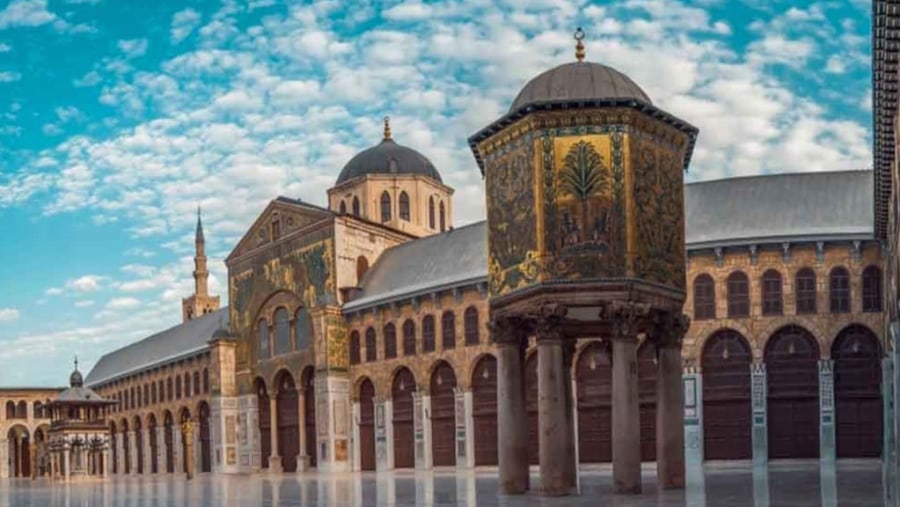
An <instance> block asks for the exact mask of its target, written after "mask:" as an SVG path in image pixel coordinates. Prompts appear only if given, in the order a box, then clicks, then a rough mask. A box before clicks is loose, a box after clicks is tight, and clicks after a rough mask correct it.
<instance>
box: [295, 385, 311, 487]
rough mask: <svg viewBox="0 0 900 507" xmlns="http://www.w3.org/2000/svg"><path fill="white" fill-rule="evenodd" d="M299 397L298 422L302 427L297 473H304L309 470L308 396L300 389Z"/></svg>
mask: <svg viewBox="0 0 900 507" xmlns="http://www.w3.org/2000/svg"><path fill="white" fill-rule="evenodd" d="M298 394H299V396H297V421H298V424H299V425H300V454H299V455H297V471H298V472H303V471H306V469H307V468H309V458H308V457H307V456H306V439H307V436H306V394H304V392H303V390H302V389H300V392H299V393H298Z"/></svg>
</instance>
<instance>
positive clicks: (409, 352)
mask: <svg viewBox="0 0 900 507" xmlns="http://www.w3.org/2000/svg"><path fill="white" fill-rule="evenodd" d="M403 355H404V356H414V355H416V323H415V322H413V320H412V319H406V321H404V322H403Z"/></svg>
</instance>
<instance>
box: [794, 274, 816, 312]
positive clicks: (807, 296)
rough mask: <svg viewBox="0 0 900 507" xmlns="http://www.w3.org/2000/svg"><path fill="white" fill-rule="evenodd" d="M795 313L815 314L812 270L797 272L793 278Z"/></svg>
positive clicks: (814, 288)
mask: <svg viewBox="0 0 900 507" xmlns="http://www.w3.org/2000/svg"><path fill="white" fill-rule="evenodd" d="M794 294H795V296H796V303H797V313H798V314H804V313H816V272H815V271H813V270H812V268H803V269H801V270H800V271H797V275H796V276H795V277H794Z"/></svg>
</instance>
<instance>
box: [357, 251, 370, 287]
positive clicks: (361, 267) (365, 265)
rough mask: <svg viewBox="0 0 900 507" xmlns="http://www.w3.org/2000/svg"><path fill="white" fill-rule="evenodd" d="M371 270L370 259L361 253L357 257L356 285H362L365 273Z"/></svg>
mask: <svg viewBox="0 0 900 507" xmlns="http://www.w3.org/2000/svg"><path fill="white" fill-rule="evenodd" d="M368 270H369V259H366V257H365V256H364V255H360V256H359V257H357V258H356V285H360V282H362V277H363V275H365V274H366V271H368Z"/></svg>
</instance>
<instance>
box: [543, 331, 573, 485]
mask: <svg viewBox="0 0 900 507" xmlns="http://www.w3.org/2000/svg"><path fill="white" fill-rule="evenodd" d="M537 349H538V430H539V432H540V438H539V449H540V460H539V461H540V464H541V493H542V494H545V495H565V494H568V493H569V489H570V488H571V486H572V485H571V484H570V482H569V479H570V474H569V461H571V460H573V459H574V456H573V455H572V454H570V448H569V440H570V438H569V437H568V432H567V431H566V426H567V425H568V422H569V420H570V418H569V415H568V414H567V411H568V404H567V402H566V396H567V394H568V391H569V389H568V387H567V386H566V384H567V383H568V382H569V378H568V377H569V376H568V375H567V374H566V371H565V368H564V367H563V364H564V361H563V355H564V354H563V341H562V339H561V338H560V337H557V336H542V333H541V332H540V331H539V334H538V337H537Z"/></svg>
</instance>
